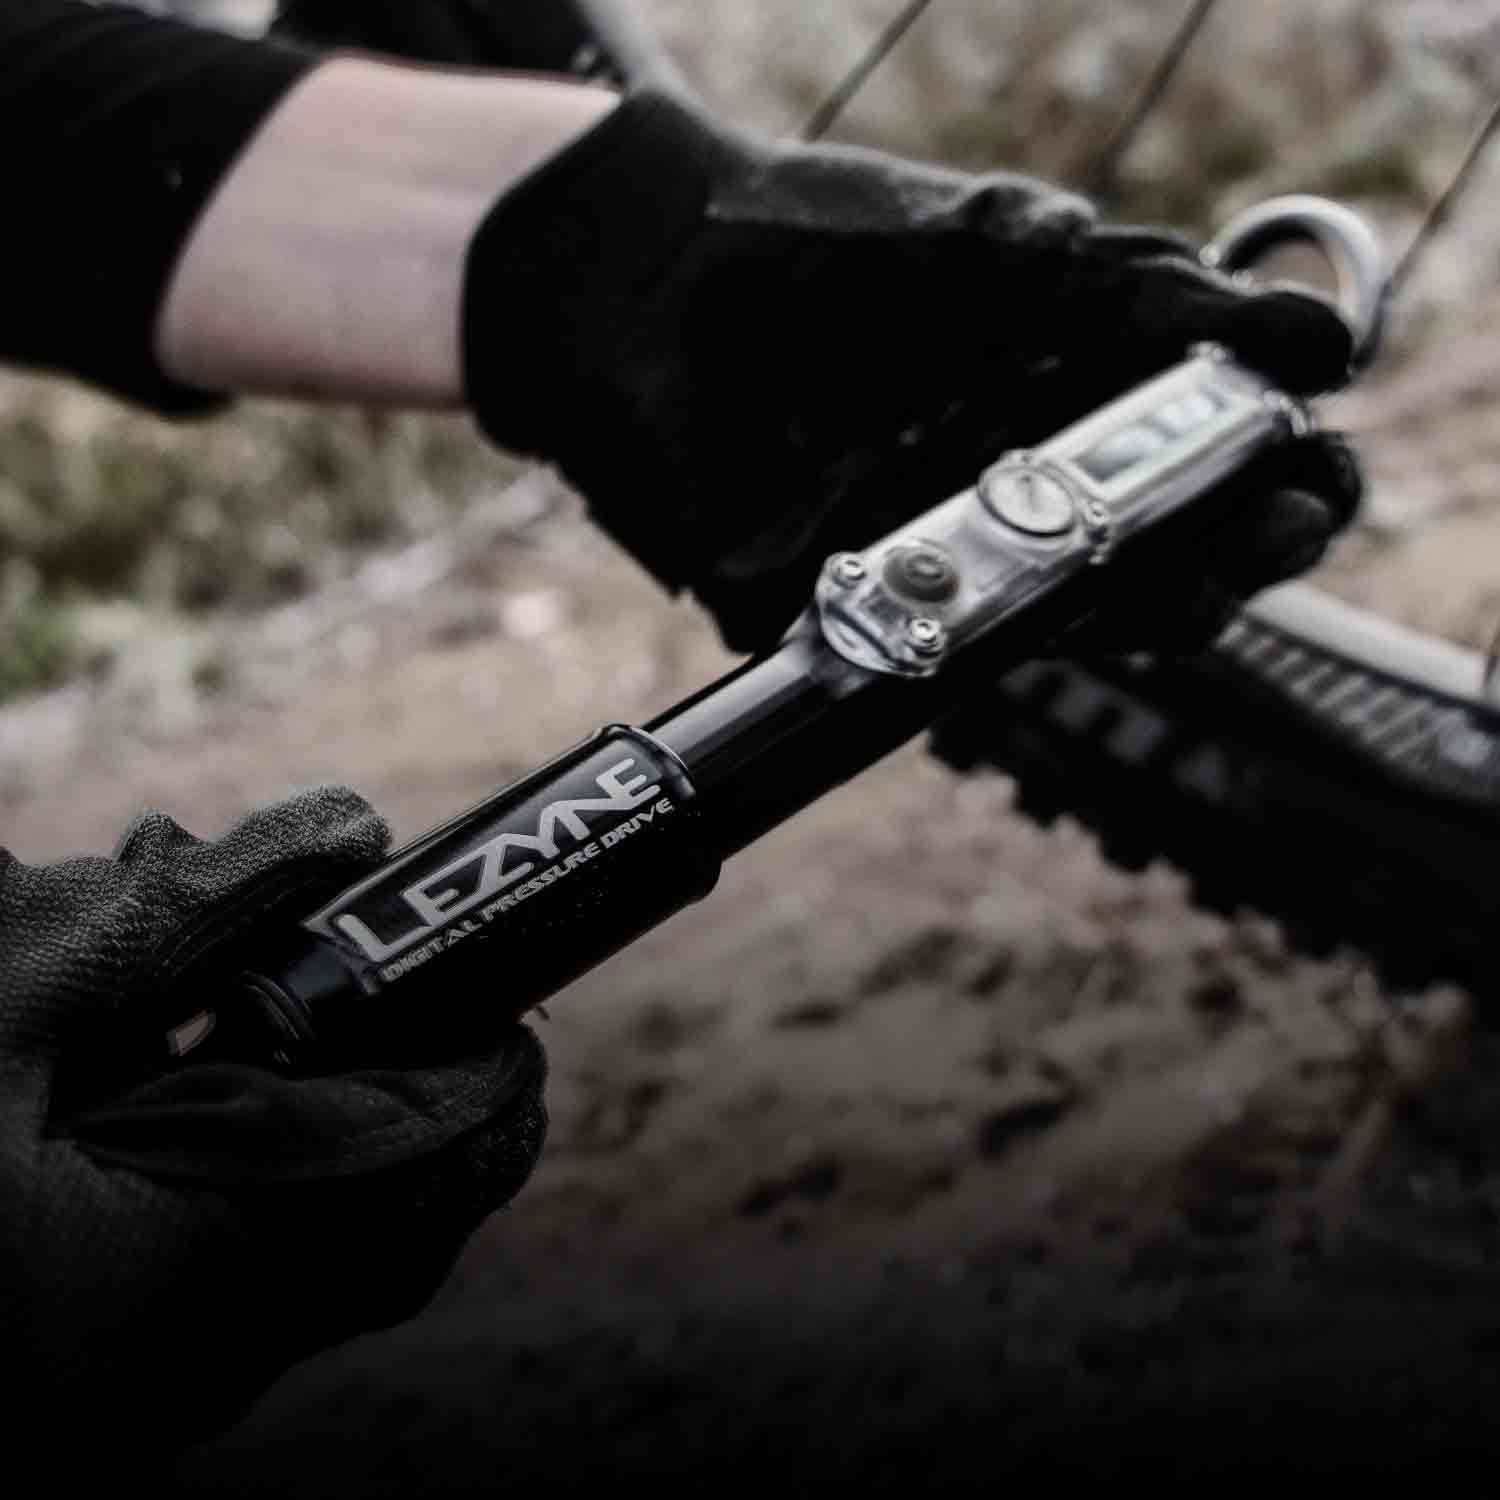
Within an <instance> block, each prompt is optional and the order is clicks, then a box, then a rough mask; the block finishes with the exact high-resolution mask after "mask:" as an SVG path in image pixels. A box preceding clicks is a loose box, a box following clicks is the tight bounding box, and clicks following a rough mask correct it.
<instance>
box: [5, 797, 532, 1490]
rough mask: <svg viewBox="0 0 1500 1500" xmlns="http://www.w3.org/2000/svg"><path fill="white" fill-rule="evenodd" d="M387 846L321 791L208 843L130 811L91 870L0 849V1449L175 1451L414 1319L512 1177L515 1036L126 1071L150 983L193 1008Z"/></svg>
mask: <svg viewBox="0 0 1500 1500" xmlns="http://www.w3.org/2000/svg"><path fill="white" fill-rule="evenodd" d="M385 842H386V829H385V825H384V824H383V823H382V822H381V820H380V819H379V818H378V817H377V816H376V815H375V814H374V813H373V812H372V811H371V810H370V808H369V807H368V806H367V805H366V804H365V803H364V802H363V801H361V800H360V799H359V798H358V797H356V796H355V795H354V794H353V793H351V792H347V791H344V790H341V789H324V790H321V791H315V792H309V793H305V794H303V795H300V796H298V797H295V798H293V799H291V800H290V801H287V802H284V803H281V804H279V805H277V806H274V807H271V808H268V809H266V810H264V811H261V812H257V813H255V814H254V815H252V816H251V817H249V818H248V819H246V820H245V821H244V822H243V823H241V824H240V825H239V826H238V827H236V828H235V829H233V830H232V831H231V832H230V833H228V834H227V835H225V836H224V837H223V838H221V839H218V840H216V841H212V842H204V841H202V840H199V839H197V838H194V837H193V836H192V835H190V834H188V833H185V832H184V831H183V830H182V829H181V828H179V827H178V826H177V825H176V824H175V823H174V822H172V821H171V820H170V819H169V818H166V817H163V816H162V815H160V814H148V815H147V816H145V817H144V818H142V819H141V821H140V822H138V823H137V824H136V826H135V827H134V829H133V830H132V831H131V833H130V834H129V835H128V837H127V838H126V839H125V841H124V844H123V845H122V847H121V849H120V851H119V854H118V855H117V856H116V857H115V858H113V859H77V860H71V861H68V862H66V863H62V864H58V865H53V866H46V867H29V866H26V865H23V864H20V863H18V862H17V861H16V860H15V859H13V858H12V857H11V856H10V855H9V854H6V853H4V852H3V851H0V1193H3V1195H4V1203H5V1212H4V1216H3V1219H0V1366H3V1368H4V1373H5V1375H6V1376H7V1377H8V1378H7V1379H6V1380H5V1389H6V1392H7V1394H6V1404H7V1430H8V1431H9V1432H11V1433H12V1434H13V1436H14V1438H15V1439H16V1440H19V1441H22V1442H24V1441H26V1440H27V1439H28V1438H30V1439H33V1440H36V1439H42V1440H45V1437H46V1436H47V1435H54V1436H55V1434H56V1433H57V1431H58V1430H59V1429H61V1431H62V1432H63V1433H64V1434H65V1435H66V1438H67V1441H66V1442H65V1443H64V1444H63V1445H62V1446H60V1447H59V1448H58V1450H57V1452H56V1454H54V1455H52V1456H49V1459H48V1472H49V1474H52V1473H54V1471H55V1469H56V1467H57V1466H58V1465H59V1464H61V1463H65V1462H67V1461H70V1460H73V1459H80V1460H82V1461H87V1459H88V1457H89V1456H90V1455H92V1456H94V1457H96V1458H99V1459H100V1460H101V1461H103V1462H106V1463H113V1462H117V1461H119V1459H120V1458H121V1456H122V1454H128V1453H129V1452H130V1450H131V1448H132V1447H134V1448H135V1449H136V1452H137V1456H142V1455H144V1454H145V1453H149V1451H150V1450H152V1449H154V1450H155V1451H156V1452H157V1453H161V1452H163V1451H171V1450H172V1449H174V1448H175V1447H177V1446H185V1445H187V1444H188V1443H190V1442H191V1441H193V1440H194V1439H196V1438H198V1437H200V1436H203V1435H204V1434H205V1433H206V1432H207V1431H208V1430H210V1429H212V1428H213V1427H214V1426H216V1425H219V1424H222V1423H223V1422H225V1421H226V1420H228V1419H229V1418H231V1417H232V1416H233V1415H234V1414H235V1413H236V1411H237V1409H238V1408H239V1407H240V1406H241V1405H243V1404H244V1403H245V1402H246V1401H248V1400H249V1399H250V1398H251V1397H253V1396H254V1395H255V1394H257V1393H258V1392H259V1391H260V1390H261V1389H262V1388H263V1387H264V1386H266V1385H267V1384H269V1383H270V1382H271V1381H272V1379H274V1377H275V1376H276V1375H277V1374H278V1373H280V1372H281V1371H282V1370H284V1369H285V1368H286V1367H287V1366H289V1365H290V1364H292V1363H293V1362H295V1361H297V1360H299V1359H301V1358H303V1357H305V1356H308V1355H311V1354H312V1353H314V1352H315V1351H317V1350H319V1349H321V1348H324V1347H326V1346H328V1345H330V1344H333V1343H335V1342H338V1341H340V1340H343V1339H346V1338H348V1337H351V1336H352V1335H354V1334H356V1333H358V1332H360V1331H362V1330H365V1329H368V1328H372V1327H377V1326H381V1325H386V1324H390V1323H392V1322H395V1321H397V1320H399V1319H401V1318H404V1317H406V1316H408V1315H409V1314H411V1313H413V1312H415V1311H416V1310H417V1309H418V1308H419V1307H420V1306H421V1305H422V1303H423V1302H424V1301H425V1300H426V1299H427V1298H428V1297H429V1296H430V1294H431V1293H432V1292H433V1291H434V1290H435V1288H436V1287H437V1286H438V1284H439V1282H440V1281H441V1280H442V1278H443V1277H444V1275H445V1274H446V1272H447V1270H448V1268H449V1266H450V1264H451V1262H452V1261H453V1259H454V1257H455V1256H456V1254H457V1253H458V1250H459V1249H460V1247H461V1246H462V1244H463V1241H464V1239H465V1238H466V1236H467V1235H468V1234H469V1232H470V1231H471V1230H472V1229H473V1228H474V1227H475V1226H476V1224H477V1223H478V1222H479V1221H480V1219H481V1218H482V1217H483V1216H484V1215H485V1214H487V1213H489V1212H490V1211H491V1210H492V1209H494V1208H496V1207H497V1206H498V1205H500V1204H502V1203H504V1202H505V1201H506V1200H507V1199H509V1198H510V1197H511V1196H512V1195H513V1194H514V1193H515V1192H516V1191H517V1190H518V1189H519V1188H520V1186H521V1185H522V1183H523V1182H524V1181H525V1179H526V1177H527V1175H528V1174H529V1172H530V1171H531V1169H532V1166H533V1164H534V1163H535V1161H536V1158H537V1155H538V1153H539V1151H540V1149H541V1143H542V1136H543V1133H544V1129H545V1116H544V1113H543V1108H542V1102H541V1091H542V1081H543V1073H544V1064H543V1058H542V1053H541V1049H540V1047H539V1045H538V1044H537V1042H536V1039H535V1038H534V1037H533V1036H532V1034H531V1033H530V1032H529V1031H527V1030H525V1029H523V1028H520V1027H516V1026H506V1027H504V1028H496V1029H495V1032H494V1035H493V1036H492V1037H491V1038H490V1042H489V1045H488V1046H487V1047H484V1048H477V1049H474V1050H472V1051H471V1052H470V1053H469V1055H459V1056H453V1057H445V1056H443V1055H442V1048H441V1047H440V1046H437V1045H434V1044H429V1045H428V1047H427V1049H426V1055H425V1057H424V1059H423V1061H422V1064H421V1065H420V1066H406V1065H405V1063H404V1060H403V1059H402V1058H400V1057H392V1058H390V1059H389V1065H388V1067H386V1068H384V1069H380V1068H375V1067H371V1068H367V1069H366V1070H364V1071H362V1072H359V1073H346V1074H342V1075H339V1076H326V1077H309V1078H301V1079H292V1078H287V1077H284V1076H281V1075H279V1074H277V1073H274V1072H270V1071H266V1070H263V1069H260V1068H257V1067H253V1066H241V1065H230V1064H227V1063H219V1064H204V1065H197V1066H194V1065H191V1064H188V1065H184V1066H182V1067H181V1068H179V1069H178V1070H177V1071H175V1072H170V1073H161V1072H159V1071H158V1072H155V1073H150V1074H143V1073H142V1072H141V1071H139V1070H138V1069H137V1067H136V1066H134V1065H133V1064H131V1063H130V1062H129V1061H128V1059H129V1058H131V1057H138V1056H139V1055H140V1052H141V1048H140V1045H139V1044H140V1041H141V1037H140V1031H141V1026H142V1017H143V1016H149V1015H151V1014H152V1013H153V1011H154V1009H155V1007H156V1005H157V1002H158V1001H159V999H160V997H161V996H162V995H164V994H165V993H167V992H168V991H171V990H185V991H186V993H187V994H188V995H190V996H191V998H192V1000H193V1001H194V1003H196V1002H198V1001H200V1000H201V1001H202V1003H203V1004H204V1005H205V1006H212V1005H213V1003H214V1001H215V994H216V989H215V983H214V981H213V980H212V979H210V978H205V977H201V976H204V975H208V974H212V973H217V972H219V971H220V970H221V969H228V970H229V971H230V972H233V967H234V964H235V960H236V957H237V956H238V955H239V953H240V950H241V949H242V948H243V947H244V945H246V944H247V943H248V942H249V941H250V939H251V934H252V933H253V931H255V930H257V929H258V924H260V923H262V922H265V921H267V920H268V919H273V918H275V917H276V916H277V915H278V914H284V917H285V919H286V920H291V919H292V918H293V917H294V916H296V915H300V914H301V913H302V912H304V911H306V910H307V909H308V907H309V906H310V905H313V904H316V901H317V900H318V899H319V898H320V897H323V896H326V895H327V894H328V893H329V891H330V889H331V888H334V887H338V886H341V885H343V884H345V883H346V882H348V881H349V880H351V879H354V878H356V877H357V876H358V875H360V874H361V873H363V872H364V871H365V870H366V869H367V868H368V866H369V865H370V863H371V862H372V861H373V860H375V859H376V858H377V857H378V856H379V854H380V852H381V851H382V849H383V848H384V846H385ZM195 976H199V977H195ZM476 1003H477V1004H482V997H478V998H477V1001H476ZM468 1045H470V1046H471V1047H472V1041H471V1042H470V1043H469V1044H468ZM14 1446H15V1442H14V1441H13V1443H12V1447H13V1448H14Z"/></svg>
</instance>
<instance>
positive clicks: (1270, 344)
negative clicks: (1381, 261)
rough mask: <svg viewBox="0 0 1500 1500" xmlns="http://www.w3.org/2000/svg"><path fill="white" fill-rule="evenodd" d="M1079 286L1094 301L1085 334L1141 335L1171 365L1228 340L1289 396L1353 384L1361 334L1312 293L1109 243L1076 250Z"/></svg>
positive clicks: (1082, 326) (1148, 351) (1081, 323)
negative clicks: (1136, 255) (1123, 251)
mask: <svg viewBox="0 0 1500 1500" xmlns="http://www.w3.org/2000/svg"><path fill="white" fill-rule="evenodd" d="M1079 257H1080V264H1079V268H1078V273H1079V274H1078V293H1079V296H1080V297H1082V298H1084V299H1087V301H1088V302H1089V303H1091V304H1092V305H1093V306H1095V307H1097V309H1098V312H1097V314H1096V315H1095V316H1094V317H1093V318H1089V317H1082V318H1077V319H1076V320H1075V321H1076V326H1077V327H1078V329H1079V332H1080V333H1081V334H1082V336H1083V337H1084V338H1085V339H1087V338H1088V337H1089V325H1090V324H1092V325H1093V329H1094V336H1095V337H1098V338H1101V339H1106V340H1108V339H1115V340H1120V339H1126V340H1131V341H1133V342H1135V343H1136V344H1137V345H1138V346H1139V348H1140V349H1141V351H1142V353H1143V355H1144V356H1145V357H1146V358H1148V359H1149V360H1150V361H1151V362H1152V363H1157V364H1160V365H1161V366H1165V365H1166V364H1169V363H1171V362H1172V361H1174V360H1176V359H1180V358H1181V357H1182V356H1183V355H1184V354H1185V352H1186V351H1187V350H1188V349H1189V348H1191V347H1192V345H1194V344H1196V343H1201V342H1204V341H1212V342H1215V343H1221V344H1224V345H1226V346H1227V347H1228V348H1230V349H1231V350H1233V351H1234V353H1235V354H1236V355H1237V356H1238V357H1239V358H1240V359H1241V360H1243V361H1244V363H1245V364H1247V365H1249V366H1250V367H1251V368H1252V369H1254V370H1257V371H1259V372H1260V373H1261V374H1263V375H1265V376H1266V377H1267V378H1268V379H1269V380H1271V381H1272V382H1273V383H1274V384H1276V385H1277V386H1279V387H1280V388H1281V389H1282V390H1284V391H1287V392H1288V393H1289V394H1291V395H1315V394H1317V393H1319V392H1322V391H1330V390H1335V389H1337V388H1338V387H1340V386H1342V385H1345V384H1347V382H1348V379H1349V372H1350V368H1351V365H1352V363H1353V358H1354V336H1353V334H1352V332H1351V331H1350V329H1349V325H1348V324H1347V323H1346V322H1345V320H1344V318H1343V316H1342V314H1340V313H1339V311H1338V310H1337V309H1336V308H1335V307H1334V306H1333V305H1332V303H1330V302H1328V301H1326V300H1325V299H1324V298H1323V297H1322V296H1321V295H1320V294H1318V293H1316V292H1313V291H1299V290H1294V289H1292V288H1291V287H1287V286H1281V285H1271V286H1266V287H1249V286H1245V285H1242V284H1240V283H1239V282H1237V281H1236V280H1234V279H1233V278H1231V277H1228V276H1224V275H1221V274H1220V273H1218V272H1215V271H1209V270H1207V269H1205V268H1204V267H1202V266H1200V265H1198V264H1196V262H1192V261H1189V260H1186V259H1183V258H1182V257H1180V256H1177V255H1160V256H1151V257H1148V258H1146V259H1144V260H1139V259H1133V258H1126V259H1123V260H1122V259H1119V258H1117V257H1116V255H1115V253H1114V251H1113V249H1112V248H1111V247H1110V246H1109V244H1108V243H1107V241H1106V242H1105V243H1104V244H1102V245H1101V244H1099V243H1097V241H1092V242H1091V243H1090V244H1089V245H1088V246H1086V247H1085V248H1084V249H1082V250H1080V252H1079Z"/></svg>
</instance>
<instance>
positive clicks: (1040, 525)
mask: <svg viewBox="0 0 1500 1500" xmlns="http://www.w3.org/2000/svg"><path fill="white" fill-rule="evenodd" d="M979 493H980V496H981V498H982V499H983V500H984V503H985V505H986V506H988V507H989V510H990V514H991V515H993V516H994V517H995V518H996V520H999V521H1003V522H1005V524H1006V525H1007V526H1010V527H1013V528H1014V529H1015V530H1017V531H1020V532H1024V533H1025V534H1026V535H1027V536H1061V535H1062V534H1063V533H1064V532H1065V531H1071V530H1072V529H1073V524H1074V522H1075V521H1076V520H1077V515H1076V513H1075V511H1074V508H1073V497H1072V495H1070V494H1069V493H1068V491H1067V488H1066V487H1065V486H1064V485H1063V484H1062V483H1061V482H1060V481H1058V480H1056V479H1054V478H1053V477H1052V475H1050V474H1047V473H1044V472H1043V471H1042V470H1040V469H1035V468H1032V467H1031V466H1030V465H1029V464H1024V463H1016V462H1011V463H1005V464H1001V465H999V466H997V467H996V468H993V469H991V470H990V471H989V473H988V474H986V475H985V476H984V478H983V479H982V480H981V481H980V485H979Z"/></svg>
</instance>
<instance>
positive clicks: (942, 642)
mask: <svg viewBox="0 0 1500 1500" xmlns="http://www.w3.org/2000/svg"><path fill="white" fill-rule="evenodd" d="M906 639H907V641H908V642H909V643H910V644H911V647H912V649H913V650H914V651H915V652H917V653H918V655H920V656H937V655H938V654H939V653H940V652H941V651H942V650H943V648H944V647H945V646H946V645H947V644H948V632H947V631H946V630H944V629H943V624H942V621H941V620H934V619H933V618H932V616H931V615H917V616H916V617H915V618H914V619H912V620H909V621H907V625H906Z"/></svg>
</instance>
